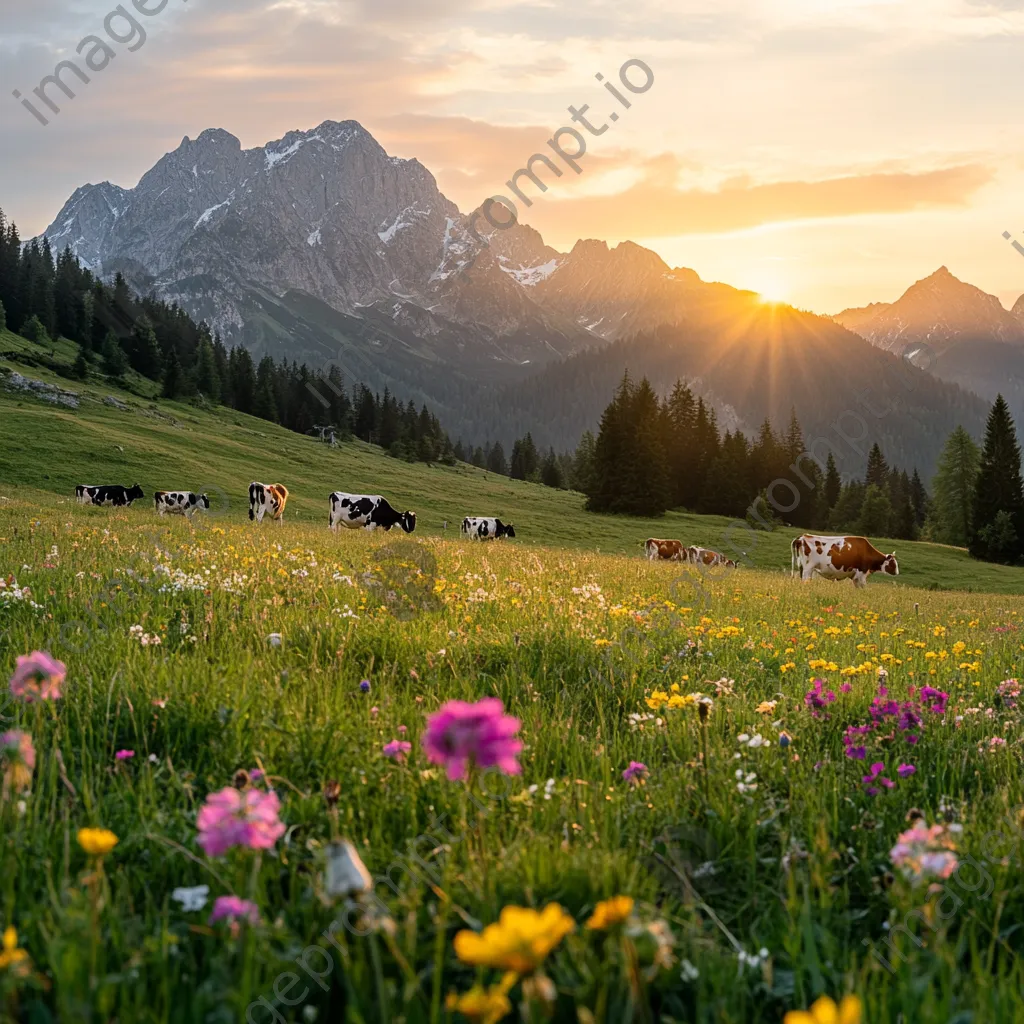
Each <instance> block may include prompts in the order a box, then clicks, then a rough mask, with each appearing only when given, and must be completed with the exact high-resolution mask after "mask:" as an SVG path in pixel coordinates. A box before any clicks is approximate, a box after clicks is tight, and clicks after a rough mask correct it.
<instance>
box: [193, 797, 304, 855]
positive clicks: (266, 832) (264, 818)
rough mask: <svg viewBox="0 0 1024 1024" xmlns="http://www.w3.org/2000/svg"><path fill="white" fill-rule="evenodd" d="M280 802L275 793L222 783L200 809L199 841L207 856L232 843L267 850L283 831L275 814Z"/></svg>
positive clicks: (281, 823)
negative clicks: (242, 789) (218, 790)
mask: <svg viewBox="0 0 1024 1024" xmlns="http://www.w3.org/2000/svg"><path fill="white" fill-rule="evenodd" d="M280 806H281V804H280V801H279V800H278V799H277V794H276V793H273V792H271V793H264V792H263V791H262V790H259V789H246V790H244V791H239V790H237V789H235V787H234V786H225V787H224V789H222V790H220V792H218V793H212V794H211V795H210V796H208V797H207V798H206V803H205V804H204V805H203V807H202V808H201V809H200V811H199V816H198V817H197V818H196V827H197V828H198V829H199V845H200V846H201V847H202V848H203V850H204V851H205V852H206V854H207V856H210V857H220V856H222V855H223V854H225V853H227V851H228V850H230V849H231V848H232V847H233V846H245V847H248V848H249V849H250V850H269V849H270V848H271V847H272V846H273V845H274V843H276V842H277V840H278V839H280V838H281V836H283V835H284V833H285V825H284V823H283V822H282V821H280V820H279V818H278V816H277V812H278V809H279V808H280Z"/></svg>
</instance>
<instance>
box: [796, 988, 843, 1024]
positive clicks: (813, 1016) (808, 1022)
mask: <svg viewBox="0 0 1024 1024" xmlns="http://www.w3.org/2000/svg"><path fill="white" fill-rule="evenodd" d="M860 1014H861V1001H860V999H858V998H857V996H852V995H851V996H843V1001H842V1002H841V1003H840V1004H839V1005H838V1006H836V1004H835V1003H834V1002H833V1001H832V1000H831V999H829V997H828V996H822V997H821V998H820V999H818V1000H817V1001H816V1002H814V1003H813V1004H812V1006H811V1008H810V1009H809V1010H790V1011H789V1013H787V1014H786V1016H785V1018H784V1019H783V1024H860Z"/></svg>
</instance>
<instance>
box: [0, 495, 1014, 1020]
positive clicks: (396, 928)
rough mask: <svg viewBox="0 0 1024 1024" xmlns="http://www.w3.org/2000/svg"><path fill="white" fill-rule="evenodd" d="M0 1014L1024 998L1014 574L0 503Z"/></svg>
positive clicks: (314, 1013)
mask: <svg viewBox="0 0 1024 1024" xmlns="http://www.w3.org/2000/svg"><path fill="white" fill-rule="evenodd" d="M0 558H2V564H0V670H2V679H0V687H2V696H0V778H2V789H0V935H2V945H0V1019H2V1020H5V1021H7V1020H12V1021H22V1020H24V1021H33V1022H37V1021H40V1022H41V1021H62V1022H71V1021H76V1022H77V1021H97V1022H98V1021H114V1020H116V1021H118V1022H135V1021H139V1022H193V1021H207V1022H235V1021H247V1022H250V1024H268V1022H291V1021H301V1022H307V1024H311V1022H315V1021H337V1020H345V1021H355V1022H364V1024H396V1022H409V1024H414V1022H440V1021H463V1020H470V1021H484V1022H498V1021H502V1020H506V1019H507V1020H510V1021H511V1020H523V1021H531V1022H539V1021H542V1020H545V1021H546V1020H553V1021H556V1022H561V1021H579V1022H581V1024H590V1022H608V1024H620V1022H625V1021H638V1022H651V1024H653V1022H655V1021H660V1022H684V1021H685V1022H708V1024H710V1022H716V1024H720V1022H743V1021H756V1022H780V1021H786V1022H787V1024H832V1022H840V1024H867V1022H878V1021H897V1020H899V1021H902V1022H903V1024H913V1022H934V1021H959V1022H968V1021H970V1022H972V1024H982V1022H989V1021H991V1022H1000V1024H1001V1022H1008V1021H1014V1020H1021V1019H1024V971H1022V969H1021V963H1020V960H1019V956H1018V954H1019V952H1020V950H1021V948H1022V947H1024V937H1022V933H1021V932H1020V930H1019V922H1020V920H1021V915H1022V913H1024V883H1022V881H1021V877H1022V875H1021V867H1022V859H1021V858H1022V856H1024V849H1022V843H1021V830H1022V829H1024V793H1022V787H1021V772H1020V766H1021V752H1022V746H1021V744H1022V732H1021V717H1022V714H1024V697H1022V694H1021V687H1020V685H1019V684H1018V682H1017V677H1018V674H1019V671H1020V669H1019V667H1018V665H1019V661H1020V656H1021V652H1022V650H1024V646H1022V626H1021V612H1020V601H1019V599H1018V598H1015V597H1008V596H1004V595H984V594H978V593H971V594H967V593H957V592H946V593H939V592H934V591H923V590H914V589H913V588H911V587H908V586H902V585H901V586H884V587H883V586H875V585H869V586H868V587H867V588H866V589H865V590H855V589H854V588H853V587H852V586H851V585H849V584H835V583H830V582H827V581H822V580H815V581H812V582H810V583H806V584H802V583H800V582H799V581H795V580H792V579H790V578H789V577H788V575H787V574H784V573H781V572H778V571H766V570H744V569H739V570H729V571H721V572H718V573H712V574H709V575H705V576H702V577H700V578H699V579H695V578H694V577H693V576H692V575H690V576H682V577H681V576H680V570H681V568H682V567H680V566H674V565H671V564H667V563H649V562H647V561H645V560H643V559H641V558H640V557H639V556H638V555H636V556H632V557H628V556H623V555H598V554H588V553H585V552H580V551H566V550H559V549H556V548H548V547H535V546H531V545H530V544H528V543H521V542H519V541H507V542H505V541H503V542H496V543H491V544H479V543H472V542H468V541H461V540H457V539H454V538H448V539H440V538H438V537H430V536H427V537H424V538H423V539H418V538H417V537H416V536H415V535H414V536H412V537H405V536H401V537H398V536H395V535H388V534H381V533H376V534H366V533H364V532H362V531H354V532H344V533H343V534H342V535H340V536H335V535H332V534H330V533H329V532H328V531H327V530H326V528H325V526H324V525H323V524H322V523H321V524H317V525H312V524H304V523H290V522H286V523H285V524H284V525H283V526H280V527H278V526H272V525H269V524H264V525H263V527H262V528H258V527H255V526H253V525H252V524H249V523H248V522H245V521H243V520H242V518H241V516H239V517H238V518H237V520H231V519H228V518H225V519H221V520H217V521H216V523H215V524H214V525H209V524H206V525H204V524H203V523H202V522H199V523H195V524H192V523H188V522H186V521H184V520H182V519H176V520H174V521H166V522H165V521H160V522H159V523H156V522H155V521H154V520H153V517H152V515H151V513H149V512H148V511H146V510H143V509H127V510H107V509H100V510H94V509H80V508H77V507H71V506H64V507H59V508H58V507H41V506H39V505H34V504H31V503H29V502H27V501H22V500H16V501H11V502H8V503H7V504H5V505H4V506H3V508H2V509H0Z"/></svg>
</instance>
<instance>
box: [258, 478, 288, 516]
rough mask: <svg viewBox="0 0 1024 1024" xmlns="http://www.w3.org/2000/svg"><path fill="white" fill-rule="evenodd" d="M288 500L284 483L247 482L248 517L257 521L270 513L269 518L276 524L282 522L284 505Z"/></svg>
mask: <svg viewBox="0 0 1024 1024" xmlns="http://www.w3.org/2000/svg"><path fill="white" fill-rule="evenodd" d="M287 502H288V488H287V487H285V485H284V484H261V483H257V482H256V481H253V482H252V483H251V484H249V518H250V519H255V520H256V522H257V523H262V522H263V517H264V516H265V515H266V514H267V512H269V513H270V518H271V519H276V520H277V522H278V524H279V525H280V524H281V523H283V522H284V507H285V505H286V504H287Z"/></svg>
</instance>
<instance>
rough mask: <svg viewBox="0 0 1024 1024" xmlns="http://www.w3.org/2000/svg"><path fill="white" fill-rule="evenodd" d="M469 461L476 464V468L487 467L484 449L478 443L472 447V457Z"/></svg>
mask: <svg viewBox="0 0 1024 1024" xmlns="http://www.w3.org/2000/svg"><path fill="white" fill-rule="evenodd" d="M470 462H471V463H472V464H473V465H474V466H476V468H477V469H486V468H487V456H486V455H484V450H483V448H481V447H480V446H479V445H477V446H476V447H475V448H474V449H473V458H472V459H470Z"/></svg>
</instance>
